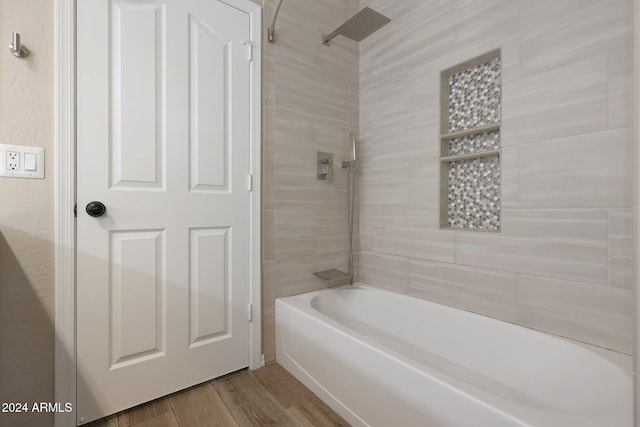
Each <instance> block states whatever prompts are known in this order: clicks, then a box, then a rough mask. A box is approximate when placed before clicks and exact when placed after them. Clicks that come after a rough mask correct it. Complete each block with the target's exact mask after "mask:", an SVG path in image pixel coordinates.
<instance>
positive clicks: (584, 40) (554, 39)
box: [520, 0, 633, 74]
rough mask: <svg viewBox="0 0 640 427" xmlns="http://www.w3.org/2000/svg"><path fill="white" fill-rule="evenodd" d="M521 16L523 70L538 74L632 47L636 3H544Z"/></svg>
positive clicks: (596, 0)
mask: <svg viewBox="0 0 640 427" xmlns="http://www.w3.org/2000/svg"><path fill="white" fill-rule="evenodd" d="M526 3H534V4H536V6H537V7H536V8H535V9H533V10H531V11H528V12H525V13H523V14H522V15H521V20H520V37H521V43H522V52H521V54H522V56H521V60H522V70H523V72H525V73H526V74H533V73H539V72H542V71H546V70H549V69H551V68H556V67H558V66H562V65H565V64H567V63H570V62H575V61H576V60H580V59H584V58H591V57H594V56H598V55H600V54H603V53H604V54H606V53H608V52H611V51H615V50H618V49H621V48H623V47H625V46H631V45H632V43H633V39H632V33H631V32H632V31H633V21H632V17H633V2H632V1H625V0H562V1H553V0H543V1H536V2H526Z"/></svg>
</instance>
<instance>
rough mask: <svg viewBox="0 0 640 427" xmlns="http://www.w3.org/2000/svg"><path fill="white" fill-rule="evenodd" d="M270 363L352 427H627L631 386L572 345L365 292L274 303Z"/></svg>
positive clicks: (339, 291) (613, 368)
mask: <svg viewBox="0 0 640 427" xmlns="http://www.w3.org/2000/svg"><path fill="white" fill-rule="evenodd" d="M276 359H277V361H278V362H279V363H280V364H281V365H282V366H283V367H284V368H285V369H287V370H288V371H290V372H291V373H292V374H294V375H295V376H296V377H297V378H298V379H299V380H300V381H302V382H303V383H304V384H305V385H306V386H307V387H309V388H310V389H311V390H312V391H313V392H314V393H316V394H317V395H318V396H320V398H322V399H323V400H324V401H325V402H326V403H327V404H328V405H329V406H331V407H332V408H333V409H334V410H335V411H336V412H338V413H339V414H340V415H342V416H343V417H344V418H345V419H346V420H347V421H349V422H350V423H351V424H353V425H371V426H403V427H406V426H420V427H424V426H438V427H439V426H461V427H470V426H471V427H483V426H487V427H500V426H541V427H547V426H549V427H551V426H558V427H571V426H579V427H587V426H594V427H595V426H598V427H603V426H606V427H618V426H620V427H631V426H632V423H633V422H632V383H631V377H630V376H629V375H628V374H627V373H625V372H624V371H623V370H622V369H621V368H620V367H618V366H617V365H616V364H614V363H612V362H611V361H610V360H608V359H606V358H604V357H602V356H601V355H599V354H597V353H595V352H592V351H590V350H588V349H586V348H584V347H582V346H579V345H576V344H574V343H572V342H569V341H566V340H563V339H561V338H557V337H555V336H552V335H547V334H544V333H541V332H537V331H534V330H531V329H527V328H523V327H519V326H516V325H513V324H510V323H506V322H501V321H499V320H495V319H491V318H488V317H484V316H480V315H477V314H473V313H469V312H465V311H462V310H457V309H454V308H451V307H447V306H443V305H440V304H434V303H430V302H427V301H422V300H419V299H416V298H411V297H408V296H404V295H400V294H396V293H392V292H387V291H383V290H379V289H375V288H370V287H367V286H354V287H341V288H334V289H327V290H323V291H318V292H311V293H307V294H302V295H297V296H293V297H288V298H281V299H278V300H277V301H276Z"/></svg>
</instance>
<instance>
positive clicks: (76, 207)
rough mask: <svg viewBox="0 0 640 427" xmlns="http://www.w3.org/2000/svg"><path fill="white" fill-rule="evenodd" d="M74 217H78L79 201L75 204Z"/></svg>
mask: <svg viewBox="0 0 640 427" xmlns="http://www.w3.org/2000/svg"><path fill="white" fill-rule="evenodd" d="M73 217H74V218H77V217H78V204H77V203H76V204H75V205H73Z"/></svg>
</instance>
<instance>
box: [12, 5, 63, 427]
mask: <svg viewBox="0 0 640 427" xmlns="http://www.w3.org/2000/svg"><path fill="white" fill-rule="evenodd" d="M13 31H16V32H19V33H21V35H22V42H23V43H24V45H25V46H27V48H29V49H30V50H31V55H30V56H29V57H28V58H26V59H18V58H15V57H14V56H13V55H12V54H11V53H10V52H9V49H8V45H9V43H10V37H11V32H13ZM0 47H1V49H0V143H2V144H18V145H30V146H37V147H44V148H45V157H46V165H45V175H46V178H45V179H44V180H27V179H15V178H0V402H28V403H33V402H41V401H42V402H50V401H53V343H54V323H53V322H54V320H53V318H54V316H53V298H54V297H53V295H54V292H53V291H54V283H53V272H54V268H53V261H54V252H53V251H54V250H53V170H54V168H53V59H54V57H53V1H42V0H2V1H0ZM0 425H2V426H3V427H4V426H6V427H11V426H21V427H24V426H37V427H41V426H47V425H53V415H52V414H37V413H29V414H15V415H14V414H6V413H0Z"/></svg>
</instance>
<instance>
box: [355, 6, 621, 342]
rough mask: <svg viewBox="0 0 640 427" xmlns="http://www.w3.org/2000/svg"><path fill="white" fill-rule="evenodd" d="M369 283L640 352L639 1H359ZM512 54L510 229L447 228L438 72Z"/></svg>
mask: <svg viewBox="0 0 640 427" xmlns="http://www.w3.org/2000/svg"><path fill="white" fill-rule="evenodd" d="M364 6H370V7H372V8H374V9H376V10H378V11H380V12H381V13H383V14H385V15H387V16H389V17H390V18H391V19H392V22H391V23H390V24H388V25H387V26H386V27H384V28H382V29H381V30H380V31H378V32H377V33H375V34H374V35H372V36H371V37H369V38H368V39H366V40H364V41H363V42H361V43H360V70H359V72H360V81H359V82H360V122H359V123H360V139H361V156H360V157H361V160H362V162H361V167H360V185H361V188H360V196H361V204H360V221H361V222H360V227H361V232H360V247H361V252H360V256H361V260H360V261H361V263H360V276H361V279H362V280H363V281H365V282H367V283H371V284H374V285H379V286H382V287H386V288H390V289H393V290H396V291H400V292H404V293H408V294H411V295H414V296H417V297H420V298H425V299H429V300H433V301H436V302H441V303H444V304H447V305H452V306H456V307H460V308H463V309H465V310H469V311H474V312H478V313H481V314H485V315H488V316H492V317H496V318H499V319H504V320H507V321H510V322H514V323H518V324H522V325H525V326H529V327H532V328H536V329H540V330H544V331H548V332H551V333H555V334H558V335H562V336H565V337H570V338H573V339H577V340H581V341H585V342H588V343H591V344H595V345H599V346H602V347H606V348H611V349H615V350H617V351H621V352H624V353H630V352H631V340H632V311H633V309H632V291H631V286H632V282H631V267H632V263H631V245H632V241H631V206H632V199H631V186H632V163H631V161H632V159H631V155H632V134H631V125H632V99H631V97H632V61H633V43H632V28H633V22H632V14H633V1H632V0H562V1H555V0H540V1H535V2H534V1H525V0H516V1H514V0H428V1H423V0H394V1H393V2H390V1H386V0H362V1H361V2H360V7H364ZM496 48H500V49H501V56H502V87H503V108H502V127H501V133H502V141H501V144H502V155H501V163H502V166H501V167H502V213H501V215H502V227H501V232H499V233H486V232H470V231H453V230H446V229H440V228H439V221H438V218H439V205H438V204H439V161H438V156H439V141H438V134H439V132H440V129H439V120H440V110H439V99H440V93H439V83H440V72H441V70H444V69H446V68H449V67H451V66H454V65H456V64H459V63H462V62H464V61H467V60H469V59H472V58H474V57H476V56H478V55H481V54H484V53H486V52H489V51H491V50H494V49H496Z"/></svg>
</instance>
